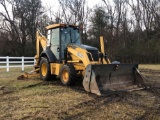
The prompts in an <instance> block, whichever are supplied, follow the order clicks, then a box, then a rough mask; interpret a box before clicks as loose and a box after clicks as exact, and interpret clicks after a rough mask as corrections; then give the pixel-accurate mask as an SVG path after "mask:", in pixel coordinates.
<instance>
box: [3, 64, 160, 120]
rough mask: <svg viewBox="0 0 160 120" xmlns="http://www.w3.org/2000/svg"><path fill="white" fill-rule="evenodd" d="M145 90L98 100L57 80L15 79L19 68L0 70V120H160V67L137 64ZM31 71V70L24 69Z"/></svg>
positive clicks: (80, 88) (79, 87)
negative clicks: (143, 79)
mask: <svg viewBox="0 0 160 120" xmlns="http://www.w3.org/2000/svg"><path fill="white" fill-rule="evenodd" d="M139 69H140V71H141V73H142V75H143V76H144V78H145V81H146V82H147V84H150V86H151V88H149V89H147V90H140V91H134V92H129V93H120V94H114V95H111V96H107V97H97V96H95V95H93V94H88V93H86V92H85V91H84V90H83V87H82V85H78V84H77V85H75V86H73V87H66V86H63V85H61V83H60V80H59V79H57V80H53V81H49V82H47V81H41V80H40V79H39V78H32V79H28V80H17V79H16V78H17V76H18V75H20V74H21V72H20V69H17V68H14V69H11V72H9V73H7V72H6V71H5V69H0V120H16V119H21V120H28V119H31V120H32V119H34V120H56V119H60V120H81V119H84V120H92V119H93V120H106V119H108V120H116V119H117V120H119V119H127V120H135V119H136V120H144V119H147V120H160V65H140V67H139ZM27 71H30V68H28V69H27Z"/></svg>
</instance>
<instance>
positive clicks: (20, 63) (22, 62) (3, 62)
mask: <svg viewBox="0 0 160 120" xmlns="http://www.w3.org/2000/svg"><path fill="white" fill-rule="evenodd" d="M26 60H28V61H26ZM35 62H36V61H35V59H34V57H24V56H22V57H9V56H6V57H1V56H0V68H6V70H7V72H9V68H13V67H21V68H22V71H24V67H27V66H34V64H35Z"/></svg>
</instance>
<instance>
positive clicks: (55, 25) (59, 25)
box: [46, 24, 77, 30]
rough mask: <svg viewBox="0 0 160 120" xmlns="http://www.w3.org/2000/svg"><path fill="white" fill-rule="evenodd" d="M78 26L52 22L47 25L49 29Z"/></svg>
mask: <svg viewBox="0 0 160 120" xmlns="http://www.w3.org/2000/svg"><path fill="white" fill-rule="evenodd" d="M68 26H69V27H77V26H76V25H68V24H52V25H49V26H47V27H46V29H47V30H49V29H52V28H58V27H68Z"/></svg>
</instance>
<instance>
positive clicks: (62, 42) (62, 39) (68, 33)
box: [46, 24, 81, 61]
mask: <svg viewBox="0 0 160 120" xmlns="http://www.w3.org/2000/svg"><path fill="white" fill-rule="evenodd" d="M46 29H47V39H48V40H47V47H50V49H51V51H52V52H53V53H54V55H55V57H56V59H57V60H58V61H62V60H64V59H65V51H66V48H67V45H68V44H69V43H76V44H81V40H80V34H79V29H78V27H77V26H73V25H65V24H53V25H49V26H47V27H46Z"/></svg>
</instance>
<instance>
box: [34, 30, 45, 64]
mask: <svg viewBox="0 0 160 120" xmlns="http://www.w3.org/2000/svg"><path fill="white" fill-rule="evenodd" d="M39 43H40V44H41V46H42V49H43V50H45V48H46V46H47V38H46V37H45V36H43V35H42V34H41V33H40V32H39V31H37V32H36V55H35V59H36V66H38V61H39V55H40V53H39V52H40V45H39Z"/></svg>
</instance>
